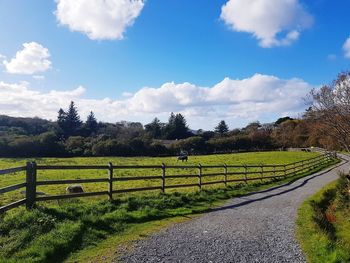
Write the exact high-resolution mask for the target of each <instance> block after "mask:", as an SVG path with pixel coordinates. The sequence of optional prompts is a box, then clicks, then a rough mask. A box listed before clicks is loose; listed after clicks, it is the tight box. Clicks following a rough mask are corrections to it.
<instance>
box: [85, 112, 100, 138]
mask: <svg viewBox="0 0 350 263" xmlns="http://www.w3.org/2000/svg"><path fill="white" fill-rule="evenodd" d="M85 127H86V128H87V130H88V131H89V135H91V134H93V133H96V131H97V128H98V124H97V120H96V117H95V114H94V113H93V112H92V111H90V114H89V115H88V116H87V119H86V122H85Z"/></svg>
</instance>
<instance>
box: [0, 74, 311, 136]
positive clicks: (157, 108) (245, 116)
mask: <svg viewBox="0 0 350 263" xmlns="http://www.w3.org/2000/svg"><path fill="white" fill-rule="evenodd" d="M312 88H313V86H311V85H309V84H308V83H306V82H305V81H303V80H301V79H289V80H283V79H279V78H277V77H274V76H268V75H261V74H256V75H254V76H252V77H250V78H247V79H242V80H233V79H230V78H225V79H224V80H222V81H221V82H219V83H217V84H216V85H214V86H213V87H198V86H196V85H194V84H191V83H187V82H185V83H182V84H175V83H173V82H169V83H165V84H163V85H162V86H161V87H158V88H149V87H145V88H142V89H140V90H138V91H137V92H135V93H134V94H133V95H132V96H130V97H127V98H124V99H119V100H113V99H110V98H105V99H101V100H97V99H85V98H82V95H83V94H84V93H85V89H84V88H83V87H78V88H77V89H74V90H69V91H55V90H52V91H50V92H47V93H42V92H39V91H35V90H34V89H32V88H30V87H29V84H28V83H19V84H9V83H4V82H0V112H2V113H3V114H9V115H13V116H39V117H44V118H49V119H56V116H57V110H58V109H59V108H60V107H62V108H66V107H67V106H68V103H69V101H71V100H74V101H75V102H76V104H77V106H78V108H79V111H80V113H81V115H82V116H87V115H88V113H89V112H90V110H93V111H94V112H95V114H96V116H97V117H98V118H99V119H100V120H104V121H110V122H116V121H119V120H125V119H126V120H133V121H141V122H143V123H146V122H149V121H150V120H151V119H152V118H154V117H156V116H157V117H159V118H160V119H162V120H164V121H166V120H167V118H168V116H169V113H170V112H172V111H173V112H181V113H183V114H184V115H185V116H186V119H187V120H188V122H189V124H190V125H191V127H192V128H205V129H211V128H213V127H214V126H215V125H216V124H217V123H218V121H219V120H221V119H225V120H227V121H228V123H231V124H232V125H236V126H240V125H243V124H246V123H248V122H250V121H254V120H257V119H259V120H261V121H263V122H265V121H274V120H276V118H278V117H281V116H285V115H292V116H294V115H296V114H297V113H299V112H301V111H302V110H304V108H305V105H304V101H303V98H304V97H305V96H306V94H307V93H308V92H309V91H310V90H311V89H312Z"/></svg>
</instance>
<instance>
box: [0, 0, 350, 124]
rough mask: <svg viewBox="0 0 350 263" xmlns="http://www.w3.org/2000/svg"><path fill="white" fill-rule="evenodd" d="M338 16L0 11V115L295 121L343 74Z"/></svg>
mask: <svg viewBox="0 0 350 263" xmlns="http://www.w3.org/2000/svg"><path fill="white" fill-rule="evenodd" d="M74 2H75V3H76V4H75V6H73V5H72V3H74ZM84 2H85V3H84ZM86 2H89V4H86ZM259 2H260V3H259ZM111 10H112V11H113V12H112V13H113V14H112V15H110V14H109V12H108V11H111ZM348 10H350V2H349V1H341V0H338V1H330V0H315V1H301V0H230V1H228V0H216V1H212V0H203V1H195V0H188V1H171V0H162V1H159V0H158V1H156V0H147V1H142V0H89V1H82V0H77V1H68V0H57V1H54V0H52V1H51V0H26V1H23V0H0V35H1V36H2V37H1V41H0V54H1V58H0V60H1V63H0V64H1V66H0V112H1V113H3V114H9V115H12V116H39V117H45V118H50V119H54V118H55V116H56V113H57V110H58V109H59V108H60V107H67V105H68V103H69V101H70V100H75V101H76V102H77V105H78V107H79V109H80V110H81V113H82V117H83V118H85V116H86V114H87V112H88V111H89V110H90V109H92V110H94V111H95V113H96V115H97V117H98V118H99V119H100V120H105V121H112V122H115V121H120V120H125V119H126V120H133V121H141V122H143V123H147V122H149V121H150V120H151V119H152V118H153V117H155V116H158V117H159V118H161V119H162V120H163V121H166V119H167V116H168V115H169V113H170V112H171V111H174V112H182V113H183V114H184V115H185V116H186V118H187V119H188V122H189V124H190V126H191V127H192V128H205V129H212V128H213V127H214V126H215V124H216V123H217V122H218V121H219V120H221V119H225V120H226V121H227V122H228V123H229V125H230V127H232V128H234V127H240V126H243V125H245V124H247V123H248V122H250V121H254V120H260V121H262V122H270V121H274V120H275V119H276V118H278V117H281V116H283V115H286V114H288V115H294V116H296V115H297V114H298V112H302V111H303V110H304V109H305V105H304V102H303V99H302V97H303V96H304V94H306V93H307V92H308V91H309V90H310V89H312V88H315V87H318V86H319V85H322V84H327V83H329V82H330V81H331V80H332V79H334V78H335V77H336V75H337V74H338V73H339V72H340V71H343V70H348V69H349V64H350V58H349V57H350V41H349V43H348V45H347V44H346V43H347V42H346V41H347V39H348V38H349V36H350V28H349V25H350V16H349V15H348ZM109 15H110V17H109ZM25 43H27V44H29V43H31V44H30V45H27V47H25V46H23V44H25ZM24 50H26V52H24V53H23V54H22V56H21V55H19V56H18V57H16V53H17V52H21V51H24ZM17 54H18V53H17ZM26 54H27V55H26ZM28 54H29V55H28ZM35 56H38V57H35ZM45 61H46V63H45ZM40 63H43V64H42V65H40ZM281 99H286V102H285V103H281V102H280V100H281Z"/></svg>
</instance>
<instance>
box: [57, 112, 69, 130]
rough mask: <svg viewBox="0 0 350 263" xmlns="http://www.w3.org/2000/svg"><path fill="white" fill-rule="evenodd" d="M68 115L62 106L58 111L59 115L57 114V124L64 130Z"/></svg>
mask: <svg viewBox="0 0 350 263" xmlns="http://www.w3.org/2000/svg"><path fill="white" fill-rule="evenodd" d="M66 117H67V113H66V112H65V111H64V110H62V108H60V110H59V111H58V116H57V124H58V126H59V127H60V128H61V129H62V130H64V125H65V123H66Z"/></svg>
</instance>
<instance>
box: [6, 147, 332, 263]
mask: <svg viewBox="0 0 350 263" xmlns="http://www.w3.org/2000/svg"><path fill="white" fill-rule="evenodd" d="M255 155H256V156H254V154H251V153H250V154H239V155H226V156H224V157H226V158H225V160H226V162H227V163H228V161H230V160H229V158H236V160H237V159H238V160H241V162H242V161H243V160H245V161H251V160H255V161H256V160H257V159H258V160H260V161H265V163H270V164H272V163H274V162H273V159H272V158H273V156H275V157H276V160H277V161H276V163H278V162H279V163H283V162H288V163H289V162H292V161H296V160H298V159H306V158H309V157H311V156H312V155H310V154H309V153H280V152H276V153H256V154H255ZM298 155H299V157H298ZM264 156H265V159H264V158H263V157H264ZM300 156H302V157H303V158H300ZM249 157H250V158H251V159H249ZM196 158H201V157H196ZM202 158H204V159H205V158H208V157H206V156H203V157H202ZM212 158H215V156H212ZM74 159H81V158H74ZM84 159H85V158H84ZM101 159H102V158H101ZM118 159H119V158H118ZM141 159H143V158H141ZM149 159H150V158H149ZM149 159H145V160H147V161H149V162H150V160H149ZM69 160H70V161H72V159H69ZM86 160H88V159H86ZM102 160H103V161H106V160H108V159H102ZM158 160H159V159H158V158H157V161H158ZM21 161H23V160H21ZM41 161H49V160H48V159H46V160H41ZM75 161H76V160H75ZM89 161H90V162H91V161H92V160H89ZM93 161H94V162H96V160H95V158H94V160H93ZM333 163H334V162H333ZM331 164H332V163H329V164H325V165H323V166H320V167H317V168H316V169H315V170H313V171H308V172H304V173H300V174H297V175H296V176H294V177H289V178H283V179H281V180H264V181H262V182H261V181H256V182H253V183H250V184H232V185H229V186H228V187H227V188H215V189H214V188H208V189H205V190H203V191H201V192H197V191H195V190H189V191H186V190H185V191H182V192H181V193H179V192H169V193H166V194H161V193H150V194H143V195H126V196H120V197H119V198H116V199H115V200H114V201H113V202H109V201H107V200H101V199H100V200H95V201H93V202H91V200H89V199H72V200H62V201H59V202H47V203H44V206H38V207H37V208H36V209H34V210H32V211H26V210H25V209H24V208H18V209H15V210H11V211H9V212H7V213H6V214H5V215H1V216H0V233H1V234H0V248H1V249H0V262H10V263H11V262H16V263H17V262H28V263H30V262H62V261H67V262H89V260H92V261H91V262H96V261H99V260H100V261H107V262H108V261H111V260H112V258H113V257H115V252H116V247H118V246H127V245H128V244H127V243H128V241H132V240H135V239H138V238H140V235H141V237H142V236H144V235H148V234H150V233H151V232H153V231H156V230H158V229H159V228H162V227H164V226H166V225H168V224H171V223H174V222H179V221H183V220H184V218H186V217H188V216H190V215H196V214H200V213H204V212H207V211H208V210H210V208H212V207H214V206H217V205H219V204H221V203H222V202H224V200H227V199H228V198H231V197H235V196H241V195H244V194H247V193H250V192H253V191H259V190H263V189H266V188H269V187H272V186H276V185H280V184H283V183H288V182H290V181H292V180H296V179H298V178H301V177H303V176H305V175H308V174H310V173H312V172H315V171H317V170H320V169H323V168H325V167H327V166H329V165H331ZM87 200H89V201H87ZM125 242H127V243H125Z"/></svg>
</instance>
